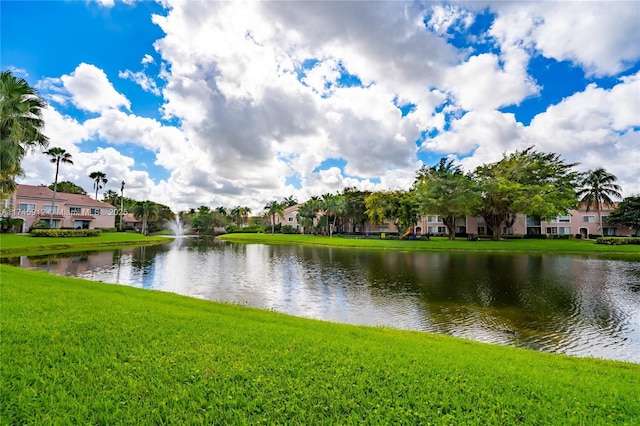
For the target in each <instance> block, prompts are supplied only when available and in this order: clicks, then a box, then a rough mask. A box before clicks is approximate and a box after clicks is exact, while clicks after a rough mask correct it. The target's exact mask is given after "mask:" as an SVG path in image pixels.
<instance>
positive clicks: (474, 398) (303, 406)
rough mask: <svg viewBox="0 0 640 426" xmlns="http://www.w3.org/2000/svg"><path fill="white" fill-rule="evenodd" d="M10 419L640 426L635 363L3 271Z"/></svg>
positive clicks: (2, 419) (2, 415)
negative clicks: (615, 425)
mask: <svg viewBox="0 0 640 426" xmlns="http://www.w3.org/2000/svg"><path fill="white" fill-rule="evenodd" d="M0 278H1V286H0V300H1V314H2V315H0V324H1V329H2V345H1V346H0V355H1V359H2V363H1V364H2V367H1V379H2V382H1V384H2V386H1V396H2V404H1V405H0V423H2V424H34V425H35V424H37V425H41V424H234V425H235V424H251V425H253V424H305V425H312V424H313V425H315V424H327V425H345V424H419V425H427V424H447V425H449V424H460V425H514V424H531V425H545V424H559V425H602V424H629V425H634V424H640V402H639V400H638V390H639V389H640V365H637V364H631V363H622V362H613V361H603V360H595V359H582V358H572V357H566V356H559V355H551V354H546V353H539V352H535V351H529V350H524V349H517V348H511V347H503V346H497V345H488V344H482V343H476V342H470V341H466V340H461V339H456V338H452V337H446V336H440V335H433V334H428V333H420V332H409V331H399V330H392V329H385V328H375V327H356V326H349V325H340V324H333V323H326V322H320V321H314V320H309V319H302V318H296V317H291V316H287V315H283V314H279V313H276V312H270V311H262V310H257V309H251V308H247V307H242V306H235V305H226V304H219V303H213V302H209V301H204V300H198V299H192V298H187V297H183V296H178V295H174V294H170V293H162V292H158V291H150V290H143V289H137V288H131V287H125V286H119V285H110V284H102V283H95V282H90V281H85V280H79V279H73V278H67V277H58V276H52V275H48V274H45V273H40V272H34V271H26V270H20V269H17V268H13V267H9V266H6V265H2V266H0Z"/></svg>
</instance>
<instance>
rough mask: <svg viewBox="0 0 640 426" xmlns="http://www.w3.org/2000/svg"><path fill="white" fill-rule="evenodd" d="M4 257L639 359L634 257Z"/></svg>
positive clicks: (143, 251) (312, 250)
mask: <svg viewBox="0 0 640 426" xmlns="http://www.w3.org/2000/svg"><path fill="white" fill-rule="evenodd" d="M10 262H11V263H14V264H18V265H20V266H22V267H25V268H37V269H42V270H46V271H48V272H51V273H56V274H62V275H72V276H79V277H84V278H89V279H93V280H99V281H104V282H111V283H121V284H126V285H131V286H136V287H143V288H151V289H160V290H164V291H171V292H176V293H180V294H185V295H189V296H193V297H199V298H204V299H209V300H219V301H225V302H232V303H240V304H246V305H250V306H255V307H260V308H266V309H275V310H278V311H281V312H285V313H289V314H293V315H299V316H305V317H311V318H318V319H324V320H329V321H336V322H344V323H351V324H365V325H380V326H391V327H397V328H406V329H414V330H424V331H431V332H437V333H444V334H449V335H453V336H459V337H464V338H469V339H474V340H478V341H483V342H490V343H499V344H505V345H513V346H521V347H527V348H532V349H537V350H543V351H548V352H558V353H566V354H573V355H581V356H596V357H603V358H610V359H619V360H627V361H633V362H640V291H639V289H640V262H638V261H629V260H609V259H590V258H587V257H575V256H541V255H529V256H526V255H491V254H470V253H416V252H390V251H384V250H354V249H339V248H317V247H306V246H265V245H259V244H252V245H241V244H231V243H224V242H219V241H217V240H214V242H209V241H203V240H195V239H177V240H175V241H174V242H173V243H171V244H166V245H162V246H149V247H139V248H127V249H121V250H112V251H104V252H93V253H77V254H71V255H69V254H65V255H56V256H37V257H29V258H26V257H21V258H16V259H11V260H10Z"/></svg>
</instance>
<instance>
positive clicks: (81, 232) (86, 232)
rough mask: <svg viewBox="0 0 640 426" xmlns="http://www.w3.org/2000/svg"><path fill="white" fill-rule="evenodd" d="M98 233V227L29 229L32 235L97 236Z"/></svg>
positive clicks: (55, 236) (62, 236)
mask: <svg viewBox="0 0 640 426" xmlns="http://www.w3.org/2000/svg"><path fill="white" fill-rule="evenodd" d="M98 235H100V230H99V229H34V230H32V231H31V236H32V237H51V238H64V237H97V236H98Z"/></svg>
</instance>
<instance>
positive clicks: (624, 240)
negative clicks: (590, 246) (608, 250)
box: [596, 237, 640, 246]
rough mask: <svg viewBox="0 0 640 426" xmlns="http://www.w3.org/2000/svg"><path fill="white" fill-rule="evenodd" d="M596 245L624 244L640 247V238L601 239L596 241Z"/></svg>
mask: <svg viewBox="0 0 640 426" xmlns="http://www.w3.org/2000/svg"><path fill="white" fill-rule="evenodd" d="M596 244H607V245H610V246H619V245H624V244H638V245H640V237H600V238H598V239H596Z"/></svg>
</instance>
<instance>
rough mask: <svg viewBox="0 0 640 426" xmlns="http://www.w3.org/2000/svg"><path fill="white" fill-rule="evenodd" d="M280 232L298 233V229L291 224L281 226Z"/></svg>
mask: <svg viewBox="0 0 640 426" xmlns="http://www.w3.org/2000/svg"><path fill="white" fill-rule="evenodd" d="M280 232H282V233H283V234H297V233H298V230H297V229H296V228H294V227H293V226H291V225H284V226H283V227H282V228H280Z"/></svg>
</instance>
